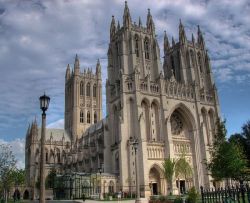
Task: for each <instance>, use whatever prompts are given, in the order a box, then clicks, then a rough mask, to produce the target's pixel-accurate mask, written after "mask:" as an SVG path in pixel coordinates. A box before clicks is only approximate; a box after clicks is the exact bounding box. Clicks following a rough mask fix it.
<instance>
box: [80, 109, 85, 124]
mask: <svg viewBox="0 0 250 203" xmlns="http://www.w3.org/2000/svg"><path fill="white" fill-rule="evenodd" d="M83 122H84V114H83V111H81V112H80V123H83Z"/></svg>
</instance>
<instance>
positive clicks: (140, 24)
mask: <svg viewBox="0 0 250 203" xmlns="http://www.w3.org/2000/svg"><path fill="white" fill-rule="evenodd" d="M138 25H139V27H141V26H142V22H141V17H139V23H138Z"/></svg>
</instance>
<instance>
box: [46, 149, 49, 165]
mask: <svg viewBox="0 0 250 203" xmlns="http://www.w3.org/2000/svg"><path fill="white" fill-rule="evenodd" d="M45 162H46V163H48V162H49V153H48V151H47V150H46V155H45Z"/></svg>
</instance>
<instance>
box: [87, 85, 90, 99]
mask: <svg viewBox="0 0 250 203" xmlns="http://www.w3.org/2000/svg"><path fill="white" fill-rule="evenodd" d="M87 96H88V97H90V83H88V84H87Z"/></svg>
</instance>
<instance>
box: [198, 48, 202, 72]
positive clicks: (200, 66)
mask: <svg viewBox="0 0 250 203" xmlns="http://www.w3.org/2000/svg"><path fill="white" fill-rule="evenodd" d="M197 55H198V66H199V70H200V72H201V73H203V70H202V62H201V54H200V53H198V54H197Z"/></svg>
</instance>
